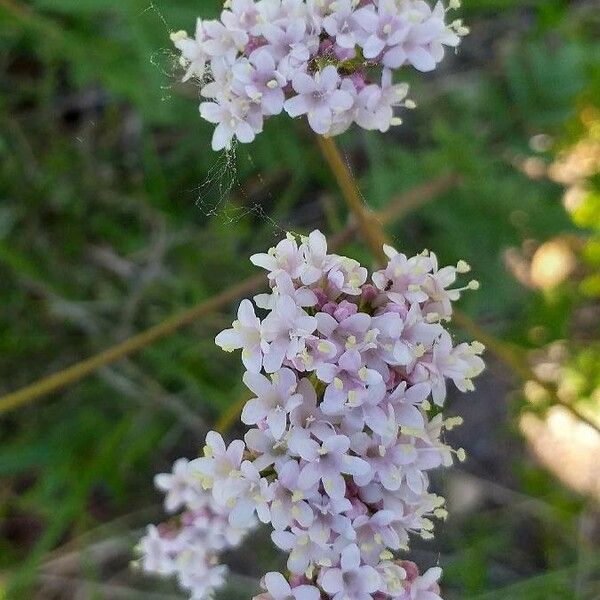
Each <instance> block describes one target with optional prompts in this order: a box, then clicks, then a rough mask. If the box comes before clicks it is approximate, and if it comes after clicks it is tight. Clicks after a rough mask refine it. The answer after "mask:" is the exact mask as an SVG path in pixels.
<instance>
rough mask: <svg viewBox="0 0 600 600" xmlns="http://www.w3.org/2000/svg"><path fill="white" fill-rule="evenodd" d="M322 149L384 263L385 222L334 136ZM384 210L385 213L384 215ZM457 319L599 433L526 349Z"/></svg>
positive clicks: (467, 320) (464, 318)
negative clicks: (366, 199) (544, 377)
mask: <svg viewBox="0 0 600 600" xmlns="http://www.w3.org/2000/svg"><path fill="white" fill-rule="evenodd" d="M317 142H318V144H319V148H320V149H321V152H322V153H323V157H324V158H325V160H326V161H327V163H328V165H329V167H330V168H331V171H332V173H333V175H334V176H335V178H336V180H337V182H338V185H339V187H340V191H341V192H342V196H343V197H344V200H345V202H346V204H347V205H348V208H349V210H350V211H351V212H352V214H353V215H354V217H355V218H356V221H357V223H358V226H359V228H360V230H361V232H362V234H363V237H364V239H365V241H366V242H367V244H368V246H369V248H370V250H371V254H372V255H373V258H375V259H376V260H377V261H378V262H381V263H384V262H385V260H386V257H385V254H384V252H383V245H384V244H387V243H388V242H387V239H386V234H385V231H384V229H383V224H382V221H385V220H386V219H385V218H382V219H381V220H380V219H378V218H377V217H376V216H375V215H374V214H373V213H371V212H370V211H369V209H368V208H367V207H366V206H365V205H364V203H363V201H362V196H361V194H360V192H359V190H358V185H357V183H356V181H355V180H354V177H353V176H352V173H351V172H350V169H349V168H348V166H347V164H346V163H345V162H344V160H343V158H342V155H341V153H340V151H339V149H338V147H337V145H336V143H335V142H334V140H333V138H325V137H322V136H318V137H317ZM384 215H385V213H383V214H382V216H384ZM453 316H454V320H455V322H456V323H457V324H458V325H459V327H461V328H462V329H464V330H465V331H467V332H468V333H469V334H470V335H473V336H474V337H475V338H476V339H477V340H478V341H480V342H481V343H482V344H484V345H485V346H486V347H487V348H488V350H489V351H490V352H491V353H492V354H493V355H494V356H496V358H498V359H499V360H500V361H501V362H503V363H504V364H505V365H507V366H508V367H510V368H511V369H512V370H513V371H514V372H515V373H516V374H517V375H519V377H520V378H521V379H522V380H523V381H535V382H536V383H537V384H539V385H540V386H542V387H543V388H544V389H545V390H546V391H547V392H548V393H549V394H550V395H551V397H552V399H553V400H554V402H555V403H556V404H559V405H561V406H563V407H564V408H565V409H566V410H568V411H569V412H570V413H571V414H573V415H574V416H575V417H577V418H578V419H580V420H581V421H583V422H584V423H586V424H587V425H589V426H590V427H592V428H593V429H595V430H596V431H597V432H598V433H600V426H599V425H598V424H597V423H595V422H594V421H592V420H591V419H589V418H588V417H587V416H585V415H584V414H582V413H581V412H580V411H579V410H578V409H577V408H576V407H575V406H574V405H573V404H570V403H569V402H565V401H563V400H561V398H559V397H558V395H557V393H556V390H555V389H553V388H552V387H551V386H549V385H548V384H547V383H546V382H543V381H541V380H540V379H539V378H538V377H537V376H536V375H535V373H534V372H533V370H532V369H531V368H530V367H529V365H528V364H527V352H526V350H525V349H523V348H520V347H518V346H514V345H513V344H509V343H507V342H505V341H503V340H501V339H498V338H496V337H495V336H493V335H492V334H490V333H489V332H487V331H486V330H485V329H483V328H482V327H481V326H480V325H478V324H477V323H476V322H475V321H474V320H473V319H471V318H470V317H469V316H467V315H466V314H464V313H463V312H462V311H460V310H457V309H453Z"/></svg>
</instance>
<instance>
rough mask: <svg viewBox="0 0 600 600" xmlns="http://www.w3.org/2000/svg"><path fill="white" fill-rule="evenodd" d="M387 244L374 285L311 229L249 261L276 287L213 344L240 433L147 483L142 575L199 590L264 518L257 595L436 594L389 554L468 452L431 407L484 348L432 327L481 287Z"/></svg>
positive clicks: (315, 598) (213, 580) (433, 578)
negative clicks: (225, 355) (238, 410)
mask: <svg viewBox="0 0 600 600" xmlns="http://www.w3.org/2000/svg"><path fill="white" fill-rule="evenodd" d="M261 4H262V3H261ZM268 4H269V6H274V5H275V4H277V3H272V2H270V3H268ZM314 4H315V6H316V3H314ZM341 4H342V3H340V5H341ZM362 4H363V5H364V4H365V3H362ZM243 5H248V7H250V8H251V7H252V6H253V3H252V2H251V1H250V0H246V1H245V2H244V1H242V0H238V1H237V2H236V0H233V2H232V3H231V9H232V11H233V12H232V14H233V13H235V14H237V15H238V17H236V18H238V20H239V19H242V17H243V15H244V14H246V13H243V11H242V12H239V11H241V8H240V7H242V6H243ZM321 5H322V3H321V4H319V6H321ZM284 6H285V7H286V10H290V11H292V10H294V7H295V8H296V9H298V7H302V6H304V4H303V3H301V2H285V3H284ZM348 6H353V5H348ZM346 8H348V7H347V6H346ZM367 9H368V7H367ZM282 10H283V8H282ZM235 11H238V12H237V13H236V12H235ZM380 12H381V11H380ZM238 13H239V14H238ZM277 15H280V16H277ZM384 16H386V15H384ZM282 18H284V17H282V16H281V13H279V12H276V13H275V14H274V15H272V19H271V22H274V23H277V21H278V19H282ZM378 18H383V17H382V16H381V15H379V17H378ZM386 18H387V16H386ZM246 21H247V22H248V23H251V22H252V19H250V18H249V17H248V19H246ZM332 27H333V25H332ZM336 27H337V28H338V29H337V30H336V31H337V32H338V34H339V32H340V27H341V28H342V29H343V27H344V24H343V23H342V24H340V23H339V22H338V23H337V25H336ZM373 35H374V34H373ZM373 43H375V42H373ZM385 251H386V254H387V256H388V257H389V263H388V264H387V265H386V266H385V267H384V268H383V269H381V270H379V271H377V272H375V273H373V274H372V276H371V281H370V282H368V281H367V279H368V275H367V272H366V269H364V268H363V267H361V266H360V265H359V264H358V263H356V262H355V261H352V260H350V259H348V258H346V257H343V256H338V255H335V254H329V253H328V252H327V242H326V240H325V237H324V236H323V235H322V234H321V233H320V232H318V231H314V232H313V233H311V235H310V236H309V237H307V238H302V239H300V240H297V239H295V238H294V237H293V236H288V237H287V238H286V239H285V240H284V241H283V242H280V243H279V244H278V246H277V247H276V248H273V249H271V250H270V251H269V252H268V253H267V254H259V255H255V256H253V257H252V262H253V263H254V264H256V265H258V266H260V267H262V268H264V269H265V270H266V271H267V273H268V281H269V284H270V287H271V292H272V293H271V294H270V295H261V296H258V297H257V299H256V305H257V307H258V308H260V309H261V310H262V311H263V313H259V315H260V316H258V315H257V312H255V308H254V305H253V304H252V302H251V301H250V300H243V301H242V303H241V305H240V309H239V311H238V320H237V321H236V322H235V323H234V325H233V328H232V329H229V330H226V331H225V332H223V333H220V334H219V335H218V336H217V338H216V342H217V344H219V345H220V346H221V347H223V348H224V349H225V350H228V351H232V350H234V349H242V362H243V364H244V366H245V367H246V369H247V371H246V373H245V375H244V378H243V379H244V383H245V384H246V386H247V387H248V388H249V389H250V391H251V392H252V394H253V397H252V398H251V399H250V400H249V401H248V403H247V404H246V406H245V407H244V409H243V411H242V421H243V422H244V423H245V424H246V425H249V426H251V429H250V430H249V431H248V432H247V434H246V436H245V441H241V440H234V441H233V442H231V443H230V444H229V445H226V443H225V442H224V440H223V438H222V437H221V435H220V434H218V433H215V432H209V433H208V435H207V437H206V446H205V448H204V456H202V457H200V458H197V459H195V460H192V461H191V462H189V461H187V460H185V459H179V460H178V461H177V462H176V463H175V465H174V469H173V473H172V474H167V475H159V476H157V478H156V485H157V487H159V489H160V490H161V491H163V492H165V493H166V499H165V508H166V510H167V511H168V512H171V513H177V512H179V514H178V516H177V517H176V518H174V519H173V521H171V522H168V523H164V524H162V525H159V526H158V527H154V526H150V527H149V529H148V532H147V535H146V537H144V539H143V540H142V541H141V543H140V546H139V550H140V553H141V560H140V564H141V566H142V567H143V568H144V570H146V571H148V572H154V573H157V574H160V575H164V576H176V577H177V578H178V581H179V583H180V584H181V586H182V587H184V588H185V589H187V590H189V592H190V594H191V596H192V597H193V598H195V599H201V598H208V597H210V595H211V593H212V591H213V590H214V589H215V588H217V587H219V586H220V585H221V584H222V583H223V582H224V578H225V574H226V570H225V567H223V566H220V565H219V564H218V555H219V554H220V553H221V552H222V551H223V550H226V549H228V548H231V547H234V546H236V545H238V544H239V543H240V542H241V540H242V539H243V537H244V536H245V535H246V534H247V533H248V532H249V531H250V530H251V529H252V528H253V527H255V526H256V525H257V524H258V522H259V521H260V522H263V523H269V524H270V525H271V526H272V528H273V532H272V536H271V537H272V540H273V543H274V544H275V545H276V546H277V547H278V548H280V549H281V550H283V551H284V552H286V553H287V554H288V561H287V568H288V573H287V576H284V575H282V574H280V573H268V574H267V575H265V577H264V579H263V587H264V589H265V592H264V593H263V594H261V595H260V596H259V597H258V598H260V599H261V600H290V599H292V600H319V599H321V600H327V599H333V600H346V599H348V598H350V599H352V600H369V599H373V600H386V599H390V600H440V596H439V593H440V590H439V587H438V584H437V581H438V579H439V578H440V576H441V570H440V569H439V568H437V567H435V568H433V569H430V570H429V571H427V572H426V573H424V574H423V575H420V574H419V571H418V569H417V567H416V565H415V564H414V563H412V562H409V561H403V560H400V559H399V557H398V553H399V552H402V551H406V550H407V549H408V545H409V542H410V537H411V536H413V535H420V536H421V537H422V538H423V539H431V538H432V537H433V534H432V531H433V529H434V520H435V519H443V518H445V516H446V515H447V512H446V510H445V508H444V499H443V498H441V497H439V496H437V495H435V494H433V493H431V492H430V491H429V471H431V470H432V469H435V468H438V467H441V466H444V467H448V466H450V465H451V464H452V462H453V456H454V455H456V456H457V458H458V459H459V460H464V450H462V449H459V450H458V451H454V450H453V449H452V448H450V447H449V446H448V445H446V444H445V443H444V441H443V433H444V431H445V430H449V429H452V428H453V427H454V426H456V425H457V424H459V423H460V422H461V419H459V418H457V417H454V418H449V419H444V417H443V416H442V413H441V412H439V409H436V410H435V414H434V415H433V414H432V406H433V403H435V404H436V405H438V407H443V404H444V401H445V398H446V394H447V389H446V383H447V381H451V382H453V383H454V385H455V386H456V388H458V390H460V391H461V392H467V391H470V390H472V389H473V379H474V378H475V377H477V376H478V375H479V374H480V373H481V372H482V370H483V368H484V364H483V361H482V359H481V357H480V354H481V353H482V352H483V350H484V348H483V345H482V344H480V343H478V342H473V343H470V344H467V343H462V344H458V345H456V346H455V345H454V344H453V341H452V338H451V336H450V334H449V333H448V331H447V330H446V329H445V328H444V326H443V324H442V323H443V322H444V321H447V320H450V319H451V317H452V304H453V302H455V301H456V300H458V299H459V298H460V296H461V293H462V292H463V291H465V290H469V289H475V288H476V287H477V286H475V285H471V284H470V285H467V286H466V287H464V288H451V286H452V285H453V284H454V282H455V280H456V278H457V276H458V275H460V274H463V273H465V272H466V271H468V268H465V263H464V262H463V261H461V262H460V263H459V264H458V265H457V266H456V267H451V266H450V267H443V268H439V267H438V261H437V258H436V256H435V255H434V254H432V253H430V252H424V253H422V254H420V255H418V256H414V257H406V256H405V255H403V254H400V253H398V252H397V251H396V250H394V249H393V248H390V247H386V248H385ZM263 314H264V316H263ZM430 398H431V400H432V401H433V403H432V402H431V401H430Z"/></svg>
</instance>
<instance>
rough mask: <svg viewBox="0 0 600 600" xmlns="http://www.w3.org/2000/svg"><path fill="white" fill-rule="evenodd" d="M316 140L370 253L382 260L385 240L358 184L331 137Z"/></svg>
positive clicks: (380, 227) (379, 225) (320, 137)
mask: <svg viewBox="0 0 600 600" xmlns="http://www.w3.org/2000/svg"><path fill="white" fill-rule="evenodd" d="M317 141H318V143H319V147H320V148H321V152H322V153H323V156H324V158H325V160H326V161H327V164H328V165H329V167H330V169H331V172H332V173H333V175H334V176H335V178H336V180H337V182H338V185H339V186H340V189H341V191H342V195H343V196H344V199H345V200H346V204H347V205H348V208H349V209H350V210H351V211H352V214H353V215H354V217H355V219H356V221H357V222H358V226H359V228H360V231H361V233H362V235H363V237H364V238H365V242H366V243H367V245H368V246H369V248H370V250H371V253H372V254H373V256H374V257H375V258H377V259H380V260H384V259H385V255H384V254H383V245H384V244H385V243H386V241H385V234H384V232H383V227H382V226H381V223H380V222H379V221H378V220H377V217H376V216H375V215H374V214H373V213H372V212H371V211H370V210H369V209H368V208H367V207H366V206H365V204H364V203H363V199H362V196H361V194H360V191H359V189H358V186H357V185H356V182H355V181H354V178H353V177H352V174H351V173H350V169H348V166H347V165H346V163H345V162H344V159H343V158H342V155H341V154H340V152H339V150H338V148H337V146H336V144H335V142H334V141H333V138H326V137H322V136H319V137H318V138H317Z"/></svg>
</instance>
